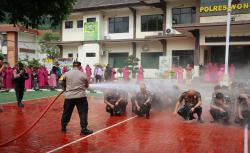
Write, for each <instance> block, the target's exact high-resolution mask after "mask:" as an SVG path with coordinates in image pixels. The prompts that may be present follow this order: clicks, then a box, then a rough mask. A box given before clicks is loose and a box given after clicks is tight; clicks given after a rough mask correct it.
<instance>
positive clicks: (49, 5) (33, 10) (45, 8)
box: [0, 0, 76, 28]
mask: <svg viewBox="0 0 250 153" xmlns="http://www.w3.org/2000/svg"><path fill="white" fill-rule="evenodd" d="M75 2H76V0H25V1H24V0H1V4H0V21H1V22H3V21H4V22H6V23H10V24H22V25H24V26H26V27H28V26H31V27H33V28H38V27H39V25H42V24H44V23H45V22H46V21H47V20H49V21H50V23H51V24H52V25H59V23H60V22H61V21H62V20H64V19H66V17H67V16H68V15H69V14H70V12H71V11H72V7H73V5H74V3H75Z"/></svg>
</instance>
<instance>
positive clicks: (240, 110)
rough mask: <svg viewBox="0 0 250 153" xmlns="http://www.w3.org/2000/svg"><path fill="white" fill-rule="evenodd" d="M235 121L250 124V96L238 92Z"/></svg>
mask: <svg viewBox="0 0 250 153" xmlns="http://www.w3.org/2000/svg"><path fill="white" fill-rule="evenodd" d="M235 123H237V124H241V125H244V124H248V125H250V97H249V96H248V95H247V94H240V96H239V98H238V100H237V115H236V118H235Z"/></svg>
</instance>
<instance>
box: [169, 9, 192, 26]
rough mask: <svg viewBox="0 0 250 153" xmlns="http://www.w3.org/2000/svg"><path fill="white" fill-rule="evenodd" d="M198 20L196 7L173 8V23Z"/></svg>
mask: <svg viewBox="0 0 250 153" xmlns="http://www.w3.org/2000/svg"><path fill="white" fill-rule="evenodd" d="M195 22H196V8H195V7H186V8H173V9H172V23H173V24H185V23H195Z"/></svg>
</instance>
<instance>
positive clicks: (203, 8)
mask: <svg viewBox="0 0 250 153" xmlns="http://www.w3.org/2000/svg"><path fill="white" fill-rule="evenodd" d="M238 1H239V3H237V4H232V6H231V8H228V7H227V3H228V0H200V2H201V3H200V16H219V15H226V13H227V10H228V9H231V10H232V14H248V13H250V0H238Z"/></svg>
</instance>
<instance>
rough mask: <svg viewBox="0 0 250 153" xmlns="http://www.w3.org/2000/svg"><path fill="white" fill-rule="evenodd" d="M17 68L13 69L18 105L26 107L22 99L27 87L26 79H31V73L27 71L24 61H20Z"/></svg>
mask: <svg viewBox="0 0 250 153" xmlns="http://www.w3.org/2000/svg"><path fill="white" fill-rule="evenodd" d="M15 68H16V69H15V70H14V71H13V76H14V79H13V81H14V85H15V92H16V99H17V106H18V107H24V104H23V103H22V100H23V95H24V89H25V80H27V79H29V75H28V74H27V73H26V72H25V70H24V65H23V64H22V63H18V64H17V65H16V66H15Z"/></svg>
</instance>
